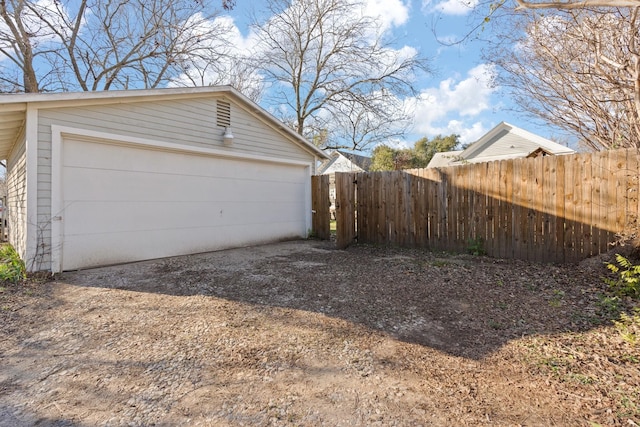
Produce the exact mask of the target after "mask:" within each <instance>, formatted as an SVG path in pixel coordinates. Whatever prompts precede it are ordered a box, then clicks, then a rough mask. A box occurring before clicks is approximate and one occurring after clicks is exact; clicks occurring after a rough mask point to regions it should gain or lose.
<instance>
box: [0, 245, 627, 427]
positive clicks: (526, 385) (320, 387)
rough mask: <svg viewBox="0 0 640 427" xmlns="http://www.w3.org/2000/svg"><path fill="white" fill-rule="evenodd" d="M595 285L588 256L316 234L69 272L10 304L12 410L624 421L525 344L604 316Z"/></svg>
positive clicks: (87, 421)
mask: <svg viewBox="0 0 640 427" xmlns="http://www.w3.org/2000/svg"><path fill="white" fill-rule="evenodd" d="M576 284H579V285H580V286H576ZM598 286H600V280H599V273H597V274H595V273H593V272H588V271H586V270H585V269H580V270H579V271H578V269H576V268H575V267H559V266H548V265H536V264H528V263H524V262H519V261H504V260H494V259H490V258H485V257H474V256H470V255H450V254H437V253H430V252H425V251H418V250H400V249H384V248H376V247H367V246H361V247H354V248H350V249H349V250H347V251H337V250H335V249H334V248H333V246H332V245H331V244H330V243H328V242H319V241H295V242H283V243H278V244H273V245H266V246H260V247H251V248H243V249H236V250H229V251H221V252H214V253H206V254H200V255H193V256H185V257H176V258H171V259H163V260H154V261H148V262H141V263H135V264H127V265H118V266H112V267H105V268H98V269H92V270H86V271H78V272H70V273H65V274H63V275H61V276H60V277H59V278H57V281H55V282H52V283H47V284H44V285H38V286H35V285H34V287H32V288H30V289H29V290H28V291H25V292H23V293H22V294H20V295H15V296H14V298H13V299H12V300H11V301H10V304H9V303H7V304H9V305H5V307H4V309H3V311H2V319H1V320H2V321H3V327H2V330H1V335H0V339H1V341H0V342H1V345H0V354H1V356H2V362H1V366H2V369H1V371H0V403H1V405H0V425H2V426H31V425H38V426H94V425H105V426H125V425H132V426H154V425H155V426H175V425H195V426H200V425H202V426H243V425H245V426H254V425H258V426H267V425H274V426H276V425H300V426H365V425H366V426H369V425H384V426H405V425H406V426H413V425H416V426H418V425H425V426H426V425H554V424H555V425H576V424H584V423H586V420H594V419H595V420H598V421H600V422H606V421H607V420H614V421H615V419H614V418H612V417H614V415H615V414H614V415H611V414H610V413H607V412H606V408H607V407H610V405H611V402H609V401H607V400H606V398H605V399H604V400H603V398H599V400H592V399H590V398H586V399H585V398H572V397H571V394H575V393H578V392H579V391H576V390H574V389H571V388H566V387H565V388H564V389H565V390H569V393H570V394H569V395H567V394H566V393H562V392H561V391H559V390H558V389H557V387H556V386H555V385H554V384H556V383H554V382H553V381H555V380H553V377H550V376H549V375H547V374H546V373H545V372H542V373H540V372H536V371H535V370H532V369H531V363H529V361H528V360H527V357H529V356H530V355H531V353H530V351H529V350H528V348H527V346H528V345H529V344H530V343H531V342H532V341H531V339H534V338H535V337H543V336H552V335H554V334H560V333H578V332H580V331H584V330H587V329H590V328H593V323H592V322H590V321H589V318H586V317H585V318H581V317H579V316H577V315H576V313H582V314H585V313H586V315H588V314H589V313H591V312H593V311H594V310H595V308H594V307H596V306H595V305H594V304H595V300H594V298H595V297H593V296H591V294H590V293H588V292H585V291H584V290H585V289H586V290H588V289H590V288H592V287H593V288H597V287H598ZM593 294H594V295H595V291H594V293H593ZM526 337H530V338H526ZM532 337H533V338H532ZM527 339H529V341H527ZM550 378H551V382H550ZM631 385H633V384H631ZM603 411H604V412H603ZM603 414H604V415H603ZM607 417H609V418H607ZM585 425H586V424H585Z"/></svg>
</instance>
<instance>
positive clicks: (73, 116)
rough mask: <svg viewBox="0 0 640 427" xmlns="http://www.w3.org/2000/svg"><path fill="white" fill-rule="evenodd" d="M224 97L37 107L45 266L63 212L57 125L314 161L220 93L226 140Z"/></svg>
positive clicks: (44, 267) (259, 119)
mask: <svg viewBox="0 0 640 427" xmlns="http://www.w3.org/2000/svg"><path fill="white" fill-rule="evenodd" d="M220 100H221V99H220V97H215V98H213V97H210V98H195V99H180V100H162V101H140V102H133V103H124V104H123V103H119V104H115V103H113V104H108V103H107V104H106V105H83V106H77V107H67V106H64V105H60V106H55V107H51V106H47V108H41V109H40V110H39V111H38V202H37V205H38V221H39V224H38V230H39V232H40V234H41V241H42V242H41V244H42V246H43V247H46V249H45V250H44V251H43V252H44V257H43V259H42V263H41V265H42V269H50V268H51V265H52V263H51V256H50V253H51V252H52V249H51V244H52V239H51V223H52V221H55V220H56V219H55V218H56V217H58V216H59V215H61V213H60V212H53V211H52V199H51V187H52V184H51V182H52V178H51V174H52V170H51V166H52V160H51V158H52V142H51V141H52V126H54V125H57V126H62V127H71V128H76V129H84V130H88V131H95V132H102V133H108V134H112V135H122V136H125V137H131V138H142V139H146V140H153V141H159V142H167V143H171V144H180V145H183V146H187V147H195V148H204V149H215V150H219V151H222V152H228V153H229V154H231V155H233V154H235V153H238V154H248V155H255V156H265V157H267V158H273V159H284V160H291V161H297V162H309V164H310V165H312V164H313V162H314V156H313V154H311V153H309V152H308V151H307V150H305V149H304V148H302V147H300V146H298V145H296V144H295V143H292V142H291V141H290V140H287V138H285V137H283V133H281V132H279V131H278V130H276V129H274V128H273V127H272V126H270V125H269V124H268V123H266V122H265V121H264V120H263V119H261V118H258V117H257V116H256V115H254V114H252V113H250V112H249V111H247V110H245V109H244V108H242V107H241V106H240V105H238V104H236V103H234V102H233V100H227V99H222V101H223V102H228V103H229V104H230V107H231V108H230V111H231V114H230V118H229V123H228V125H230V126H229V127H230V128H231V130H232V132H233V135H234V139H233V143H232V145H231V146H225V145H224V144H223V134H224V132H225V127H223V126H220V123H219V122H218V120H217V119H218V117H217V113H218V111H217V109H218V101H220ZM107 102H108V101H107ZM309 198H310V197H309ZM309 203H310V202H309ZM309 215H310V214H309Z"/></svg>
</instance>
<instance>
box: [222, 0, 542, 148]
mask: <svg viewBox="0 0 640 427" xmlns="http://www.w3.org/2000/svg"><path fill="white" fill-rule="evenodd" d="M366 1H367V2H368V10H370V12H371V14H374V15H375V14H379V15H380V16H381V19H383V20H385V23H386V24H387V26H388V28H389V31H390V32H391V36H392V37H393V38H394V39H397V42H398V45H397V47H398V48H399V49H400V48H402V47H403V46H410V47H413V48H416V49H418V50H419V51H420V52H421V53H422V55H423V56H426V57H427V58H429V59H430V65H431V68H432V69H433V72H432V73H431V74H430V75H427V76H422V77H421V78H420V80H419V81H418V84H417V86H418V87H419V89H420V96H419V97H417V98H416V99H411V100H407V102H410V103H411V104H412V105H413V106H414V107H415V109H414V111H415V114H414V121H413V127H412V132H411V134H410V135H408V137H407V139H406V140H405V141H398V144H399V145H405V146H410V145H412V144H413V142H415V140H417V139H418V138H420V137H422V136H427V137H433V136H436V135H438V134H441V135H449V134H451V133H457V134H459V135H460V139H461V142H462V143H469V142H473V141H475V140H476V139H478V138H479V137H480V136H482V135H483V134H485V133H486V132H487V131H489V130H490V129H492V128H493V127H494V126H496V125H497V124H498V123H500V122H501V121H506V122H509V123H511V124H514V125H516V126H520V127H522V128H524V129H527V130H529V131H532V132H535V133H538V134H540V135H541V136H544V137H552V136H553V135H554V133H553V131H552V130H551V129H549V128H546V127H544V126H540V125H535V124H534V123H532V121H531V119H529V118H527V117H526V116H524V115H523V114H518V113H517V112H514V111H513V110H512V104H511V102H510V100H509V97H508V96H507V95H506V94H505V93H504V92H503V91H501V90H500V88H497V87H495V86H494V85H493V83H492V79H491V74H492V72H493V69H492V67H491V66H490V65H489V64H486V63H483V62H482V59H481V55H480V51H481V48H482V47H483V46H482V44H481V42H479V41H471V42H468V43H465V44H457V45H453V46H447V45H445V44H442V43H439V42H438V40H437V39H436V35H437V38H439V39H441V40H456V39H459V38H461V37H463V36H464V35H465V34H467V33H469V31H470V28H471V27H470V25H472V20H471V19H470V16H469V13H470V12H471V9H470V8H469V6H468V4H469V3H468V1H469V0H444V1H440V2H439V1H438V0H434V1H428V0H426V1H420V0H417V1H416V0H414V1H407V0H404V1H403V0H366ZM462 1H465V2H466V4H467V5H465V4H464V3H462ZM470 1H477V0H470ZM261 4H262V2H260V1H252V2H249V1H248V0H238V1H237V3H236V8H235V9H234V10H233V11H232V12H230V14H229V16H230V17H231V18H233V23H234V25H235V26H236V30H237V32H238V34H237V41H236V42H237V45H238V46H240V47H242V46H247V45H248V44H250V43H251V42H250V38H251V36H250V31H249V28H248V25H247V22H248V19H247V16H248V14H249V12H250V11H252V10H254V11H257V12H259V11H260V10H261V9H262V8H261ZM434 23H435V24H434ZM434 31H435V34H434ZM487 35H488V34H484V36H487Z"/></svg>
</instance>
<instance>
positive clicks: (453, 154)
mask: <svg viewBox="0 0 640 427" xmlns="http://www.w3.org/2000/svg"><path fill="white" fill-rule="evenodd" d="M460 153H462V150H457V151H445V152H443V153H435V154H434V155H433V157H432V158H431V160H430V161H429V166H427V167H430V168H439V167H444V166H449V163H451V162H452V161H455V160H456V159H458V158H459V156H460Z"/></svg>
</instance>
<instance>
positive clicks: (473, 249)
mask: <svg viewBox="0 0 640 427" xmlns="http://www.w3.org/2000/svg"><path fill="white" fill-rule="evenodd" d="M467 243H468V245H467V251H469V253H470V254H471V255H475V256H481V255H486V254H487V252H486V251H485V250H484V239H483V238H482V237H478V238H476V239H469V241H468V242H467Z"/></svg>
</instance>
